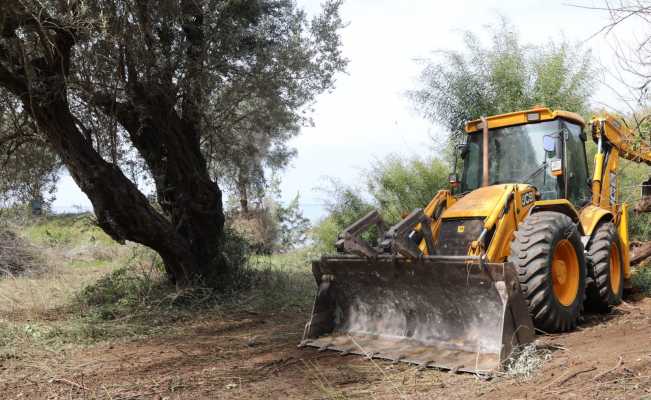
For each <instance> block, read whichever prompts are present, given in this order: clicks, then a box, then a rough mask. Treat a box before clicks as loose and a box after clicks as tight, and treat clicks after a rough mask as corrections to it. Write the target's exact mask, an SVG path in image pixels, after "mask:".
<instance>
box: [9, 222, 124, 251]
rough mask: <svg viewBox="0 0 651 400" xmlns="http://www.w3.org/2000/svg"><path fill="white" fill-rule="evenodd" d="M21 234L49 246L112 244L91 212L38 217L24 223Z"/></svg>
mask: <svg viewBox="0 0 651 400" xmlns="http://www.w3.org/2000/svg"><path fill="white" fill-rule="evenodd" d="M22 232H23V234H24V235H25V236H26V237H27V238H28V239H29V240H31V241H33V242H34V243H37V244H41V245H46V246H49V247H60V246H81V245H88V244H93V243H96V242H100V243H101V244H104V245H107V246H108V245H111V244H113V243H114V242H113V240H112V239H111V238H110V237H109V236H108V235H107V234H106V233H104V232H103V231H102V230H101V229H100V228H99V227H98V226H97V225H96V223H95V219H94V217H93V216H92V215H91V214H65V215H57V216H53V217H46V218H39V219H35V220H33V221H32V222H31V223H28V224H26V226H24V227H23V229H22Z"/></svg>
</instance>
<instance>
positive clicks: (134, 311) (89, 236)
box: [0, 215, 314, 358]
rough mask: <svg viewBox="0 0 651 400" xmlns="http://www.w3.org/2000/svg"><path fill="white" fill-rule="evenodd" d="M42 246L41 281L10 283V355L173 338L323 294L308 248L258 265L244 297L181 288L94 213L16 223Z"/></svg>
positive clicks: (0, 294) (1, 304)
mask: <svg viewBox="0 0 651 400" xmlns="http://www.w3.org/2000/svg"><path fill="white" fill-rule="evenodd" d="M10 228H11V229H13V230H15V231H17V232H18V233H19V234H20V235H22V236H23V237H24V238H25V239H27V240H28V241H29V242H31V243H33V244H34V245H35V247H36V249H38V256H39V259H40V261H41V263H42V264H43V265H42V266H41V268H39V270H40V271H41V272H39V273H37V274H34V275H32V276H25V277H14V278H8V279H4V280H0V299H1V300H2V301H0V358H2V357H3V354H4V355H8V354H9V355H11V354H14V355H15V354H17V352H19V350H20V349H21V348H25V347H34V346H36V347H39V346H40V347H43V348H48V349H61V348H65V347H66V346H69V345H73V344H74V345H92V344H96V343H99V342H102V341H111V340H132V339H137V338H142V337H146V336H151V335H156V334H160V333H163V332H165V333H168V334H169V333H170V332H171V331H173V330H174V329H175V324H176V323H179V322H183V321H189V320H192V319H193V318H196V317H197V316H198V315H201V314H210V315H220V314H221V313H226V312H232V311H234V310H237V311H248V312H256V313H264V312H269V311H270V310H274V311H278V312H284V311H291V310H294V311H300V312H305V311H306V310H307V309H308V308H309V306H310V302H311V300H312V296H313V294H314V283H313V279H314V278H313V277H312V275H311V272H310V271H309V267H308V264H309V263H308V260H309V259H310V257H312V254H310V252H309V251H307V250H303V251H299V252H294V253H290V254H286V255H274V256H255V257H252V258H250V259H249V260H248V262H247V267H246V269H245V270H244V271H243V273H242V274H241V275H242V278H241V279H242V280H246V282H240V283H238V285H239V286H241V287H245V289H243V290H241V291H240V292H238V293H229V294H228V295H224V294H221V293H215V292H214V291H212V290H211V289H208V288H196V289H192V290H187V291H185V292H181V293H179V292H177V291H176V290H175V288H174V287H173V286H172V285H170V284H169V283H168V282H167V281H166V279H165V277H164V274H163V272H162V265H161V263H160V260H159V258H158V257H157V256H156V255H155V254H154V253H153V252H151V251H149V250H147V249H145V248H143V247H141V246H138V245H135V244H127V245H125V246H121V245H119V244H117V243H115V242H113V241H112V240H111V239H110V238H109V237H108V236H107V235H106V234H104V233H103V232H102V231H101V230H100V229H99V228H97V227H96V226H95V225H94V224H93V220H92V218H91V217H90V216H88V215H67V216H62V217H56V218H48V219H41V220H36V221H33V222H31V223H28V224H24V223H23V224H21V225H16V224H13V225H11V226H10Z"/></svg>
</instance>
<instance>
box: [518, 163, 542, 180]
mask: <svg viewBox="0 0 651 400" xmlns="http://www.w3.org/2000/svg"><path fill="white" fill-rule="evenodd" d="M545 168H547V160H545V161H543V163H542V164H541V165H540V166H539V167H538V168H536V169H535V170H534V171H533V172H531V173H530V174H529V175H526V176H524V177H522V178H518V180H517V181H516V182H518V183H520V182H522V183H527V181H528V180H530V179H531V178H533V177H534V176H536V175H538V174H539V173H540V172H541V171H544V170H545Z"/></svg>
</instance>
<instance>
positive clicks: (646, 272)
mask: <svg viewBox="0 0 651 400" xmlns="http://www.w3.org/2000/svg"><path fill="white" fill-rule="evenodd" d="M631 281H632V283H633V287H634V288H636V289H638V290H640V291H641V292H642V293H644V294H646V295H647V296H651V266H650V265H647V266H644V267H641V268H638V269H637V270H636V271H635V272H634V273H633V277H632V278H631Z"/></svg>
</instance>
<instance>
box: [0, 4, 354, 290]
mask: <svg viewBox="0 0 651 400" xmlns="http://www.w3.org/2000/svg"><path fill="white" fill-rule="evenodd" d="M339 5H340V2H339V1H336V0H329V1H326V2H325V3H324V6H323V10H322V13H321V14H320V15H318V16H316V17H315V18H313V19H309V18H308V17H307V16H306V14H305V13H304V12H303V11H302V10H300V9H299V8H298V7H297V6H296V4H295V3H294V1H292V0H234V1H222V0H159V1H144V0H85V1H54V0H52V1H39V0H6V1H2V2H0V88H2V89H4V90H6V91H7V92H8V93H10V94H11V96H12V98H13V99H15V100H17V101H18V102H19V108H20V109H21V110H25V112H26V113H28V115H29V118H30V119H31V121H33V123H34V125H35V126H36V127H37V129H38V132H39V133H40V134H41V135H42V139H43V140H42V143H43V144H47V147H48V148H49V149H51V151H52V152H53V153H54V154H56V156H57V157H58V158H59V159H60V160H61V161H62V163H63V164H64V165H65V167H66V168H67V169H68V171H69V172H70V174H71V176H72V178H73V179H74V180H75V182H76V183H77V185H78V186H79V187H80V188H81V190H82V191H83V192H84V193H86V195H87V196H88V198H89V199H90V201H91V202H92V204H93V207H94V210H95V215H96V216H97V221H98V223H99V225H100V227H101V228H102V229H103V230H104V231H106V232H107V233H108V234H109V235H110V236H111V237H112V238H113V239H115V240H117V241H119V242H124V241H126V240H129V241H133V242H137V243H141V244H143V245H145V246H148V247H150V248H152V249H154V250H155V251H157V252H158V253H159V254H160V255H161V257H162V259H163V262H164V265H165V268H166V270H167V273H168V275H169V276H170V278H171V280H172V281H174V282H176V284H177V286H179V287H183V286H187V285H190V284H192V283H193V282H195V281H196V280H197V279H204V280H205V281H206V282H208V283H213V284H215V285H228V280H229V275H228V272H229V267H230V265H229V263H228V262H227V260H226V258H225V257H224V256H223V248H224V212H223V204H222V191H221V188H220V186H219V185H218V181H220V180H221V176H220V175H219V174H221V172H219V171H217V172H214V173H212V174H211V169H210V166H209V165H208V162H207V161H206V159H207V158H221V157H227V155H228V154H230V149H231V148H232V146H233V144H234V143H235V144H237V143H238V142H240V141H241V139H242V138H244V137H246V135H247V134H248V133H249V132H247V131H246V130H243V129H237V130H234V129H230V128H229V126H232V125H233V122H232V121H231V122H229V123H226V122H225V121H229V120H230V119H231V118H236V121H235V122H237V121H238V120H247V119H249V118H253V117H252V116H251V115H250V114H249V113H246V112H239V113H235V112H232V110H241V109H242V107H243V106H242V105H243V104H249V103H255V102H257V101H260V100H261V99H269V98H274V97H273V96H275V98H278V99H281V100H288V101H287V102H283V101H280V100H278V101H276V100H274V102H273V103H274V104H277V105H278V107H280V108H283V107H284V110H286V111H287V110H289V112H288V113H287V114H288V115H292V113H293V112H299V110H297V109H296V108H292V107H294V105H296V104H298V105H300V102H299V103H293V102H292V101H290V100H291V99H292V98H293V97H292V94H291V93H290V94H288V92H291V91H292V90H294V89H295V85H298V86H299V87H301V88H310V89H311V90H314V91H316V92H318V91H319V90H326V89H328V88H330V87H331V86H332V85H333V84H334V74H335V73H336V72H337V71H339V70H340V69H341V68H343V65H344V64H345V61H344V60H343V59H342V57H341V54H340V51H339V48H340V41H339V36H338V35H339V33H338V32H339V29H340V28H341V27H342V23H341V20H340V18H339V14H338V10H339ZM292 52H298V53H299V54H300V58H301V60H302V62H301V67H300V68H297V69H294V68H293V66H294V64H293V63H291V62H289V63H287V62H286V60H285V59H284V58H283V57H285V56H287V55H288V54H289V53H292ZM306 64H307V65H308V67H307V68H306V67H304V65H306ZM274 72H275V73H277V75H278V77H277V78H274V79H271V81H270V82H267V79H268V78H270V75H271V74H273V73H274ZM279 82H285V85H278V83H279ZM297 82H300V83H297ZM265 83H269V86H264V84H265ZM249 107H253V109H255V110H260V109H262V108H263V106H261V107H257V106H255V105H254V106H251V105H249ZM234 115H235V116H236V117H234ZM255 115H260V114H259V113H258V114H255ZM263 133H264V131H263ZM130 164H131V165H133V164H139V165H141V166H142V167H143V169H144V170H145V171H146V172H147V174H148V175H149V176H151V179H152V180H153V183H154V186H155V190H156V198H157V201H158V203H159V205H160V210H159V209H158V208H155V207H153V206H152V204H150V202H149V201H148V199H147V197H146V196H145V195H144V194H143V193H142V192H141V191H140V190H139V188H138V186H137V185H136V183H135V182H134V181H133V179H130V177H129V176H128V168H129V165H130Z"/></svg>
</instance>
